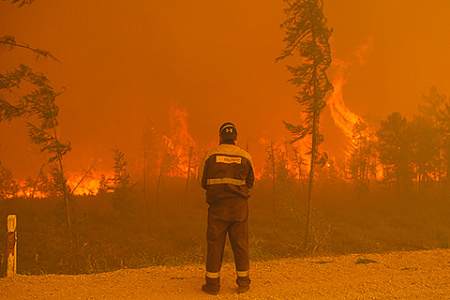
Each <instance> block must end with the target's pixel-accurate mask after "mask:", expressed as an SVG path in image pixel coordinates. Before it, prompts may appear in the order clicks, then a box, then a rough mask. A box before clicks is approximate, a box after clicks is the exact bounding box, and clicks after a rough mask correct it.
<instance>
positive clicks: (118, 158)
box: [112, 147, 133, 217]
mask: <svg viewBox="0 0 450 300" xmlns="http://www.w3.org/2000/svg"><path fill="white" fill-rule="evenodd" d="M113 152H114V178H113V180H112V181H113V183H114V184H113V188H112V189H113V191H114V195H113V198H112V206H113V208H114V209H116V210H117V211H118V212H119V214H120V217H126V216H128V215H129V214H130V212H131V210H132V204H133V198H132V197H131V190H132V184H131V183H130V174H129V173H128V171H127V168H126V166H127V162H126V160H125V155H124V154H123V152H122V151H121V150H120V149H119V148H117V147H115V148H114V149H113Z"/></svg>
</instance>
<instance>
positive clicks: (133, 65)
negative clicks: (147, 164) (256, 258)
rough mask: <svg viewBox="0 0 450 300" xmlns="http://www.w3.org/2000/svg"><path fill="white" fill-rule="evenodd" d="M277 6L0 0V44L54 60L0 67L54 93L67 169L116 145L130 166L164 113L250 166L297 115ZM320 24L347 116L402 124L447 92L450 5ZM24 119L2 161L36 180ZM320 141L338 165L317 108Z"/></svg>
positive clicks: (165, 121)
mask: <svg viewBox="0 0 450 300" xmlns="http://www.w3.org/2000/svg"><path fill="white" fill-rule="evenodd" d="M283 7H284V4H283V1H281V0H277V1H275V0H258V1H257V0H251V1H235V0H231V1H211V0H197V1H184V0H183V1H182V0H173V1H163V0H155V1H138V0H128V1H111V0H109V1H106V0H97V1H50V0H36V1H35V3H34V4H33V5H31V6H29V7H23V8H20V9H18V8H16V7H15V6H13V5H11V4H9V3H7V2H4V1H2V2H0V35H12V36H15V37H16V40H17V41H20V42H24V43H27V44H29V45H32V46H33V47H36V48H43V49H46V50H49V51H50V52H51V53H52V54H53V55H55V56H56V57H58V59H59V60H60V61H61V62H62V63H61V64H59V63H56V62H54V61H52V60H48V59H47V60H42V61H39V62H35V61H34V60H33V56H32V55H31V54H30V53H28V52H26V51H24V50H20V49H18V50H14V51H11V52H7V51H2V52H1V53H0V57H1V60H0V71H1V72H4V71H6V70H8V69H11V68H13V67H15V66H17V64H18V63H20V62H24V63H26V64H28V65H30V66H32V67H33V68H35V69H36V70H41V71H44V72H45V74H46V75H47V76H48V77H49V78H50V80H51V81H52V82H53V86H54V87H55V88H57V89H61V88H62V87H65V88H66V92H65V93H63V94H62V95H61V96H60V97H59V99H58V104H59V106H60V124H61V126H60V134H61V138H62V139H63V140H69V141H71V143H72V147H73V150H72V151H71V153H70V154H69V155H68V156H67V159H66V164H67V167H68V169H70V170H72V171H79V170H80V169H81V168H83V167H85V168H86V167H88V166H89V164H90V162H91V161H99V160H100V159H103V162H102V161H100V162H98V164H97V167H98V168H99V169H105V170H106V169H108V168H111V167H112V151H111V150H110V149H111V148H113V147H114V144H116V145H117V146H118V147H120V148H122V149H123V150H124V152H125V154H126V155H127V156H128V159H129V160H130V161H131V162H132V161H133V160H134V159H135V158H136V156H137V151H136V149H138V148H139V147H140V141H139V137H140V136H141V135H142V128H143V126H144V124H145V123H146V122H147V121H151V122H152V123H153V124H154V126H155V128H156V130H157V131H158V133H159V134H170V130H169V127H170V126H169V124H170V121H169V110H170V107H171V106H173V105H177V106H178V107H179V108H181V109H185V110H186V111H187V113H188V116H189V117H188V123H189V132H190V133H191V135H192V137H193V138H194V140H195V141H196V142H197V144H198V145H200V146H203V147H206V146H209V145H211V143H215V142H216V139H217V130H218V127H219V126H220V124H222V123H223V122H225V121H232V122H235V124H236V125H237V126H238V131H239V142H240V144H241V145H245V144H246V143H247V141H248V143H249V147H250V152H252V154H254V156H255V160H256V163H257V166H258V167H262V165H263V164H264V146H263V145H262V144H261V143H260V142H259V141H260V139H261V138H265V139H266V140H270V139H273V140H274V141H282V140H284V139H285V138H288V137H289V134H288V133H287V131H286V130H285V129H284V127H283V124H282V121H283V120H285V121H289V122H296V120H298V115H299V112H300V111H301V107H300V105H298V104H297V103H296V102H295V101H294V99H293V96H294V94H295V90H294V88H293V87H292V86H291V85H290V84H288V83H287V82H286V81H287V80H288V78H289V73H288V72H287V70H286V68H285V64H284V62H280V63H275V62H274V59H275V58H276V57H277V56H278V55H279V54H280V53H281V51H282V49H283V47H284V44H283V42H282V39H283V37H284V33H283V31H282V30H281V29H280V28H279V24H280V23H281V22H282V21H283V18H284V15H283V13H282V9H283ZM325 15H326V16H327V18H328V24H329V26H330V27H332V28H333V30H334V32H333V37H332V41H331V43H332V49H333V54H332V56H333V59H334V61H335V64H338V65H339V67H338V66H337V65H335V66H334V67H333V68H332V70H330V73H329V75H330V79H331V80H333V79H335V78H337V77H336V76H337V74H339V73H342V74H344V76H345V79H346V84H345V85H344V86H343V89H342V92H343V97H344V101H345V103H346V105H347V107H348V108H349V109H350V110H351V111H352V112H354V113H356V114H358V115H362V116H366V115H370V116H371V118H373V119H375V120H380V119H383V118H385V117H386V116H387V115H388V114H390V113H392V112H394V111H400V112H402V114H404V115H406V116H407V117H411V116H412V115H413V114H415V113H417V105H418V104H419V103H420V101H421V99H422V95H423V94H428V90H429V88H430V87H431V86H432V85H434V86H436V87H437V89H438V91H439V92H441V93H445V94H447V95H450V80H448V73H449V70H450V57H449V55H448V53H449V52H450V51H449V50H450V19H449V15H450V2H449V1H448V0H434V1H429V2H425V1H406V0H396V1H392V0H365V1H361V0H341V1H325ZM343 66H345V67H343ZM338 70H339V71H340V72H337V71H338ZM23 123H24V122H23V120H17V121H14V122H13V123H11V124H0V161H2V163H3V165H5V166H7V167H9V168H11V169H12V170H13V173H14V175H15V176H16V177H25V176H35V173H36V172H37V170H38V168H39V166H40V164H41V163H42V160H41V158H40V156H38V155H37V154H36V152H37V150H36V147H35V146H32V145H31V144H30V143H29V142H28V141H27V137H26V135H27V134H26V130H25V128H24V126H23ZM322 131H323V134H324V135H325V143H324V145H323V147H324V148H325V149H328V150H329V151H330V154H331V156H337V157H339V156H342V154H343V153H344V151H345V146H344V144H343V142H342V141H343V140H344V139H345V138H344V135H343V134H342V133H341V131H340V130H339V129H338V128H337V127H336V126H335V125H334V123H333V121H332V119H331V117H330V113H329V111H328V110H326V111H325V113H324V115H323V118H322Z"/></svg>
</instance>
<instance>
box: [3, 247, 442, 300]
mask: <svg viewBox="0 0 450 300" xmlns="http://www.w3.org/2000/svg"><path fill="white" fill-rule="evenodd" d="M221 275H222V282H221V283H222V288H221V291H220V293H219V295H217V296H210V295H207V294H204V293H203V292H201V290H200V287H201V285H202V284H203V281H204V278H203V276H204V267H203V266H202V265H189V266H179V267H167V266H158V267H150V268H145V269H138V270H119V271H116V272H111V273H102V274H94V275H76V276H71V275H46V276H23V275H18V276H16V277H14V278H0V299H2V300H3V299H20V300H26V299H42V300H44V299H45V300H49V299H58V300H61V299H138V300H139V299H166V300H170V299H450V250H449V249H445V250H444V249H438V250H430V251H415V252H391V253H385V254H353V255H345V256H335V257H312V258H304V259H298V258H296V259H283V260H274V261H269V262H254V263H253V264H252V268H251V279H252V285H251V290H250V291H249V292H248V293H246V294H241V295H238V294H236V285H235V283H234V279H235V278H234V276H235V275H234V271H233V266H232V265H231V264H226V265H224V267H223V269H222V273H221Z"/></svg>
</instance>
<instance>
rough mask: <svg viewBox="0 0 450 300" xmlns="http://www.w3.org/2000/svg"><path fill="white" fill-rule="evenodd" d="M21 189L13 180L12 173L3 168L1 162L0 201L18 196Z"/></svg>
mask: <svg viewBox="0 0 450 300" xmlns="http://www.w3.org/2000/svg"><path fill="white" fill-rule="evenodd" d="M18 190H19V188H18V185H17V182H16V181H15V180H14V179H13V176H12V171H11V170H10V169H7V168H5V167H4V166H2V162H1V161H0V201H2V200H5V199H6V198H10V197H13V196H15V195H16V193H17V192H18Z"/></svg>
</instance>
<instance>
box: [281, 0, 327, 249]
mask: <svg viewBox="0 0 450 300" xmlns="http://www.w3.org/2000/svg"><path fill="white" fill-rule="evenodd" d="M284 2H286V4H287V6H288V7H287V8H286V9H285V10H284V12H285V14H286V20H285V21H284V23H283V24H282V25H281V27H282V28H283V29H284V30H285V31H286V37H285V39H284V41H285V42H286V48H285V49H284V51H283V52H282V55H281V56H280V57H278V58H277V59H276V61H280V60H284V59H287V58H289V57H292V56H295V55H298V56H299V57H300V58H301V64H300V65H295V66H292V65H288V66H287V68H288V70H289V72H290V73H291V74H292V78H291V79H290V80H289V81H290V82H291V83H292V84H293V85H295V86H296V87H298V88H299V92H298V95H297V96H296V100H297V102H299V103H300V104H301V105H302V106H303V112H304V114H305V115H306V117H305V119H304V121H303V124H301V125H292V124H289V123H285V124H286V127H287V128H288V130H290V131H291V133H292V134H293V135H294V140H293V142H295V141H297V140H299V139H303V138H304V137H306V136H307V135H309V136H311V148H310V151H309V155H310V156H311V161H310V170H309V185H308V211H307V220H306V230H305V238H304V247H305V249H306V248H307V247H308V239H309V232H310V228H311V211H312V196H313V183H314V172H315V167H316V166H317V165H320V164H322V165H323V164H324V163H325V161H326V155H325V154H323V153H320V152H319V150H318V147H319V145H320V144H321V143H322V142H323V136H322V135H321V134H320V131H319V121H320V115H321V113H322V111H323V109H324V108H325V106H326V102H325V99H324V98H325V95H326V93H327V92H328V91H330V90H331V89H332V88H333V87H332V85H331V83H330V82H329V80H328V77H327V74H326V70H327V69H328V67H329V66H330V64H331V49H330V44H329V38H330V36H331V32H332V30H331V29H329V28H328V27H327V20H326V18H325V17H324V14H323V1H322V0H284Z"/></svg>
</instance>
